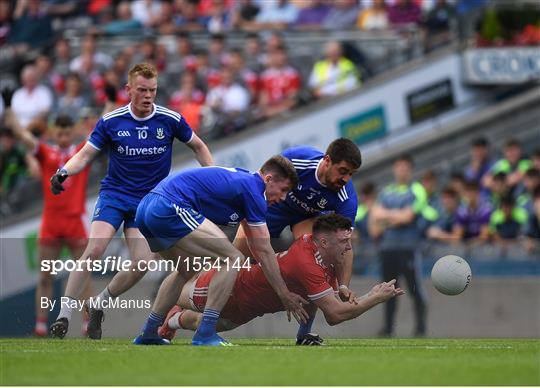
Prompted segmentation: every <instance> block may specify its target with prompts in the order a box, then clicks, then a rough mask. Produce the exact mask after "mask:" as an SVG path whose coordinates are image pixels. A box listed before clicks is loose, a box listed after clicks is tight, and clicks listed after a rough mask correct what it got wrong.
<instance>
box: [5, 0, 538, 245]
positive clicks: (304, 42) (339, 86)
mask: <svg viewBox="0 0 540 388" xmlns="http://www.w3.org/2000/svg"><path fill="white" fill-rule="evenodd" d="M499 3H503V2H499ZM524 3H527V2H526V1H525V2H524ZM531 4H533V5H534V2H531ZM492 5H493V2H489V1H487V0H453V1H452V0H335V1H333V0H332V1H331V0H234V1H233V0H169V1H166V0H161V1H159V0H135V1H125V0H124V1H117V0H19V1H9V0H0V45H1V54H0V69H1V71H0V74H1V75H0V82H1V89H2V92H3V93H4V95H6V93H7V94H10V93H13V99H12V104H11V105H12V109H13V111H14V113H15V114H16V116H17V118H18V120H19V121H20V123H21V125H23V126H25V127H27V128H29V129H30V130H31V131H32V133H33V134H34V135H35V136H37V137H40V138H41V139H43V140H44V141H47V140H48V136H49V135H48V130H47V129H48V127H49V126H50V124H51V123H52V122H54V120H55V118H56V117H57V116H59V115H61V114H67V115H68V116H70V117H71V119H72V120H73V122H74V123H76V128H77V131H78V135H79V137H80V138H81V139H82V138H84V137H85V136H86V135H87V134H88V133H89V131H91V130H92V128H93V125H94V124H95V122H96V120H97V119H98V118H99V114H100V112H101V109H102V107H103V105H104V104H105V102H106V101H107V100H110V101H113V102H114V103H116V104H117V105H124V104H127V103H128V102H129V100H128V96H127V94H126V92H125V90H124V88H123V86H124V85H125V83H126V77H127V72H128V70H129V69H130V67H131V66H132V65H133V64H135V63H139V62H151V63H153V64H154V65H155V66H156V67H157V69H158V70H159V73H160V75H159V84H158V85H159V87H158V96H157V103H158V104H161V105H164V106H167V107H168V108H170V109H173V110H175V111H177V112H179V113H181V114H182V115H183V116H184V117H186V120H187V121H188V122H189V123H190V125H191V126H192V128H193V129H194V130H195V131H197V132H198V134H199V135H200V136H201V137H202V138H203V139H204V140H206V141H208V142H211V141H214V140H216V139H220V138H224V137H226V136H228V135H230V134H232V133H236V132H238V131H243V130H246V129H249V128H250V126H251V125H253V124H256V123H260V122H262V121H265V120H270V119H272V118H276V117H286V116H287V115H290V114H291V111H293V110H294V109H295V108H296V107H299V106H305V105H307V104H310V103H312V102H314V101H316V100H320V99H326V98H328V99H330V98H337V96H339V95H341V94H344V93H347V92H349V91H351V90H356V89H358V88H361V87H362V85H363V83H364V82H365V81H366V80H367V79H369V78H371V77H374V76H376V75H378V74H380V73H382V72H384V71H387V70H389V69H390V68H392V67H395V66H397V65H399V64H401V63H404V62H406V61H409V60H411V59H413V58H415V57H421V56H422V55H424V54H425V53H427V52H430V51H432V50H434V49H436V48H439V47H441V46H444V45H449V44H454V43H456V42H461V43H462V44H468V45H475V46H478V47H485V46H496V47H501V46H511V45H520V46H537V45H538V44H539V43H540V26H539V25H538V20H539V16H538V15H539V13H538V9H537V8H535V7H533V11H532V12H531V10H530V8H527V7H521V8H517V9H515V8H510V9H499V8H497V7H493V6H492ZM0 110H3V101H2V102H0ZM0 150H1V156H0V173H1V187H0V195H1V198H2V204H1V207H0V211H1V213H2V215H3V216H9V215H12V214H14V213H15V212H16V211H15V209H16V210H17V211H19V210H20V209H21V208H24V207H25V206H28V205H29V203H30V202H31V201H24V200H23V199H24V197H25V195H24V193H27V192H28V191H32V189H30V190H29V187H30V188H36V189H37V185H34V186H29V183H28V182H32V180H33V179H35V178H36V177H38V176H39V174H40V171H39V167H38V165H37V163H36V162H35V160H32V155H31V153H28V152H25V151H24V150H23V148H21V147H20V146H19V144H18V141H17V139H16V138H15V136H14V134H13V132H12V131H11V129H10V128H9V126H7V125H6V123H3V124H2V127H1V129H0ZM103 167H104V166H103V165H100V163H97V166H96V167H95V169H97V170H99V171H100V172H99V173H97V174H96V176H102V175H103ZM411 167H412V165H411ZM539 170H540V151H539V150H535V151H533V153H532V154H530V155H524V154H523V153H522V152H521V147H520V144H519V142H517V141H514V140H512V139H508V141H507V143H506V145H505V146H504V149H490V147H489V144H488V141H487V140H486V139H480V138H479V139H477V140H476V141H475V142H474V144H472V146H471V162H470V165H469V166H468V167H467V168H466V169H465V170H464V171H459V172H455V173H453V174H452V176H451V177H450V180H449V181H441V179H438V176H437V174H436V173H435V172H433V171H425V172H423V175H422V180H421V183H422V185H423V186H424V187H425V189H426V191H427V194H428V199H429V205H430V206H429V207H426V209H430V210H427V211H426V214H423V217H421V218H420V219H421V221H420V222H424V224H422V225H419V226H418V230H419V233H420V235H421V236H422V237H423V238H428V239H431V240H433V241H438V242H441V243H444V244H447V243H450V244H451V243H453V242H455V241H459V240H467V241H470V242H473V241H481V242H482V241H483V242H485V241H488V240H490V241H494V242H495V243H496V244H499V245H502V246H504V244H505V242H506V241H509V240H515V239H524V240H523V241H526V245H523V249H524V250H526V251H527V252H533V251H534V250H535V249H538V246H537V241H536V242H535V240H534V238H539V237H540V235H539V229H538V219H539V216H540V203H539V196H540V194H539V189H538V186H539V182H540V176H539ZM377 189H378V188H376V187H374V186H373V185H371V184H368V183H364V184H361V186H360V187H359V190H358V193H359V196H360V198H361V201H362V204H361V206H360V208H359V216H358V220H357V221H358V222H357V224H358V225H357V226H358V230H359V231H360V234H361V235H362V238H363V239H364V240H365V241H371V240H372V236H370V233H369V230H368V226H367V224H368V221H367V220H368V219H369V216H368V215H369V209H370V206H371V205H370V204H371V203H372V201H374V200H375V199H376V194H377V191H378V190H377ZM381 189H382V188H381ZM527 236H528V237H529V239H527ZM520 241H521V240H520Z"/></svg>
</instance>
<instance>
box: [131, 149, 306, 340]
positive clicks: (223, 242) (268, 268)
mask: <svg viewBox="0 0 540 388" xmlns="http://www.w3.org/2000/svg"><path fill="white" fill-rule="evenodd" d="M297 183H298V177H297V175H296V172H295V169H294V166H293V165H292V163H291V162H290V161H289V160H287V159H286V158H284V157H282V156H279V155H276V156H274V157H272V158H270V159H269V160H267V161H266V162H265V163H264V164H263V166H262V167H261V169H260V170H259V171H257V172H250V171H246V170H243V169H239V168H224V167H208V168H195V169H191V170H187V171H184V172H181V173H179V174H176V175H172V176H170V177H168V178H166V179H165V180H163V181H162V182H161V183H160V184H158V185H157V186H156V188H155V189H154V190H152V192H151V193H150V194H148V195H147V196H146V197H144V198H143V200H142V201H141V204H140V205H139V208H138V209H137V216H136V221H137V225H138V226H139V229H140V230H141V232H142V233H143V234H144V236H145V237H146V238H147V240H148V242H149V244H150V248H151V249H152V251H153V252H159V254H160V255H161V256H162V257H163V258H164V259H167V260H174V261H179V262H180V265H179V266H178V268H177V270H176V271H174V272H172V273H171V274H170V275H169V276H168V277H167V278H166V279H165V280H164V281H163V283H162V285H161V287H160V288H159V291H158V294H157V297H156V300H155V302H154V305H153V306H152V312H151V313H150V316H149V317H148V319H147V321H146V323H145V325H144V327H143V329H142V333H141V334H140V335H139V336H138V337H137V338H135V340H134V343H135V344H137V345H164V344H168V343H169V342H168V341H166V340H164V339H162V338H161V337H159V336H158V333H157V330H158V327H159V326H161V325H162V324H163V321H164V319H165V316H166V314H167V312H168V311H169V310H170V308H171V307H172V306H174V304H175V303H176V302H177V300H178V297H179V296H180V291H181V290H182V286H183V285H184V283H185V282H186V281H188V280H189V279H190V278H191V277H192V276H193V275H194V274H195V273H196V272H195V271H197V269H195V268H194V267H195V264H194V262H195V260H194V257H207V258H208V259H209V260H215V259H218V258H219V260H217V263H220V264H221V266H222V267H221V271H218V272H217V273H216V275H215V276H214V277H213V279H212V282H211V283H209V284H208V286H209V288H208V300H207V303H206V307H205V309H204V311H203V316H202V318H201V322H200V325H199V327H198V329H197V331H196V333H195V335H194V337H193V341H192V344H193V345H204V346H220V345H228V344H229V343H228V342H227V341H225V340H223V338H221V337H220V336H219V335H218V334H217V333H216V323H217V321H218V319H219V314H220V311H221V309H222V308H223V306H224V305H225V303H226V302H227V299H228V296H229V294H230V293H231V291H232V288H233V286H234V282H235V279H236V276H237V274H238V266H236V268H235V267H234V263H240V264H243V263H244V262H245V257H244V255H243V254H242V253H241V252H240V251H238V250H237V249H236V248H235V247H234V246H233V245H232V244H231V242H229V240H228V239H227V237H226V236H225V234H224V233H223V232H222V231H221V229H219V227H218V226H217V225H237V224H238V223H240V222H241V224H242V225H243V227H244V230H245V231H246V232H247V240H248V244H249V246H250V248H251V251H252V252H254V253H255V254H256V255H257V258H258V260H259V263H260V265H261V267H260V268H261V273H262V274H263V275H262V276H264V277H265V278H266V279H268V282H269V284H270V285H271V288H272V289H273V290H274V292H275V293H276V295H277V298H278V300H279V303H280V305H281V306H283V308H284V309H285V310H286V311H288V312H290V313H292V314H293V315H294V316H295V318H296V319H297V320H298V321H299V322H301V321H305V318H307V313H306V312H305V310H304V309H303V308H302V303H307V301H306V300H305V299H303V298H301V297H300V296H298V295H297V294H295V293H292V292H290V291H289V290H288V289H287V286H286V285H285V282H284V281H283V279H282V277H281V275H280V272H279V267H278V265H277V262H276V259H275V253H274V250H273V249H272V246H271V244H270V234H269V232H268V228H267V226H266V220H265V218H266V211H267V204H268V205H272V204H274V203H278V202H279V201H283V200H284V199H285V196H286V194H287V192H288V191H289V190H290V189H291V188H292V187H294V186H296V184H297ZM231 264H232V265H231Z"/></svg>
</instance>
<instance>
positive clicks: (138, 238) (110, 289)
mask: <svg viewBox="0 0 540 388" xmlns="http://www.w3.org/2000/svg"><path fill="white" fill-rule="evenodd" d="M126 90H127V92H128V94H129V96H130V98H131V102H130V103H129V104H128V105H126V106H124V107H122V108H119V109H116V110H114V111H112V112H111V113H108V114H106V115H104V116H103V117H102V118H101V119H100V120H99V121H98V123H97V125H96V127H95V128H94V130H93V132H92V133H91V134H90V137H89V139H88V141H87V142H86V144H85V145H84V147H83V148H82V149H81V150H80V151H79V152H78V153H77V154H75V155H74V156H73V157H72V158H71V159H70V160H69V161H68V162H67V163H66V164H65V166H64V167H62V168H61V169H60V170H58V171H57V173H56V174H55V175H53V176H52V178H51V190H52V191H53V193H55V194H59V193H60V192H62V191H63V190H64V187H63V182H64V181H65V180H66V179H67V178H68V177H71V176H73V175H77V174H79V173H80V172H81V171H83V170H84V168H85V167H86V166H87V165H88V164H89V163H90V161H92V160H93V159H94V158H95V156H96V155H97V154H98V153H99V152H100V150H102V149H104V148H108V152H109V167H108V172H107V175H106V176H105V178H104V179H103V180H102V181H101V188H100V193H99V198H98V200H97V203H96V207H95V210H94V215H93V218H92V225H91V228H90V239H89V242H88V245H87V246H86V249H85V251H84V253H83V254H82V255H81V257H80V259H79V260H86V259H87V258H89V259H90V260H101V256H102V255H103V253H104V252H105V249H106V248H107V246H108V245H109V243H110V241H111V239H112V238H113V237H114V235H115V234H116V231H117V230H118V228H120V226H121V225H122V223H123V224H124V236H125V238H126V243H127V247H128V250H129V253H130V256H131V257H130V259H131V261H132V263H133V266H132V268H130V270H129V271H125V272H119V273H118V274H116V276H115V277H114V278H113V279H112V280H111V282H110V283H109V285H108V286H107V287H106V288H105V289H104V290H103V291H102V292H101V293H100V294H99V295H98V301H101V300H108V299H109V298H111V297H117V296H118V295H121V294H122V293H124V292H125V291H127V290H128V289H130V288H131V287H132V286H133V285H134V284H135V283H137V282H138V281H139V279H141V278H142V277H143V276H144V272H142V271H139V268H138V266H137V261H138V260H148V259H151V258H153V255H152V252H151V251H150V248H149V247H148V244H147V242H146V240H145V239H144V237H143V236H142V234H141V233H140V232H139V230H138V229H137V227H136V225H135V212H136V209H137V206H138V204H139V201H140V200H141V198H142V197H144V196H145V195H146V194H147V193H148V192H149V191H150V190H151V189H153V188H154V187H155V185H156V184H157V183H158V182H159V181H160V180H162V179H163V178H165V177H166V176H167V175H168V173H169V170H170V168H171V160H172V145H173V141H174V139H175V138H176V139H178V140H180V141H181V142H183V143H185V144H186V145H187V146H188V147H189V148H191V149H192V151H193V152H194V153H195V157H196V158H197V160H198V161H199V163H200V164H201V165H203V166H208V165H212V164H213V159H212V155H211V154H210V151H209V150H208V147H207V146H206V144H204V142H203V141H202V140H201V139H200V138H199V137H198V136H197V135H195V134H194V133H193V131H192V130H191V128H190V127H189V125H188V123H187V122H186V121H185V120H184V118H182V117H181V116H180V115H179V114H178V113H175V112H173V111H171V110H169V109H166V108H164V107H161V106H159V105H155V104H154V101H155V98H156V91H157V71H156V69H155V68H154V66H152V65H149V64H145V63H142V64H138V65H135V66H134V67H133V68H132V69H131V70H130V71H129V74H128V84H127V85H126ZM83 268H84V266H83ZM90 275H91V274H90V273H89V272H88V271H74V272H72V273H71V274H70V276H69V279H68V283H67V286H66V291H65V296H67V297H69V298H72V299H78V298H79V297H80V296H81V291H82V289H83V288H84V284H85V283H86V282H87V281H88V279H89V278H90ZM70 318H71V308H70V307H69V306H68V305H66V304H63V305H62V307H61V310H60V314H59V315H58V318H57V320H56V322H54V323H53V324H52V325H51V328H50V332H51V335H52V336H53V337H57V338H63V337H64V336H65V335H66V333H67V331H68V327H69V320H70ZM102 319H103V311H102V310H100V309H90V322H89V325H88V336H89V337H90V338H92V339H99V338H101V321H102Z"/></svg>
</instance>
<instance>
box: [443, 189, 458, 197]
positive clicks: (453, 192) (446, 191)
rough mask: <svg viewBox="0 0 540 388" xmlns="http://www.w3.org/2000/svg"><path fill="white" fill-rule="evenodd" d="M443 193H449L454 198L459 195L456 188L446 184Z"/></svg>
mask: <svg viewBox="0 0 540 388" xmlns="http://www.w3.org/2000/svg"><path fill="white" fill-rule="evenodd" d="M441 194H442V195H449V196H450V197H452V198H457V197H458V193H457V191H456V190H454V188H453V187H452V186H446V187H445V188H443V189H442V191H441Z"/></svg>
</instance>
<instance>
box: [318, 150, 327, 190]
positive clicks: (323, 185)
mask: <svg viewBox="0 0 540 388" xmlns="http://www.w3.org/2000/svg"><path fill="white" fill-rule="evenodd" d="M323 159H324V157H322V158H321V159H320V160H319V163H317V168H316V169H315V180H316V181H317V183H318V184H320V185H321V186H322V187H326V185H325V184H323V183H322V182H321V181H320V180H319V175H318V172H319V167H320V166H321V163H322V161H323Z"/></svg>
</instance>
